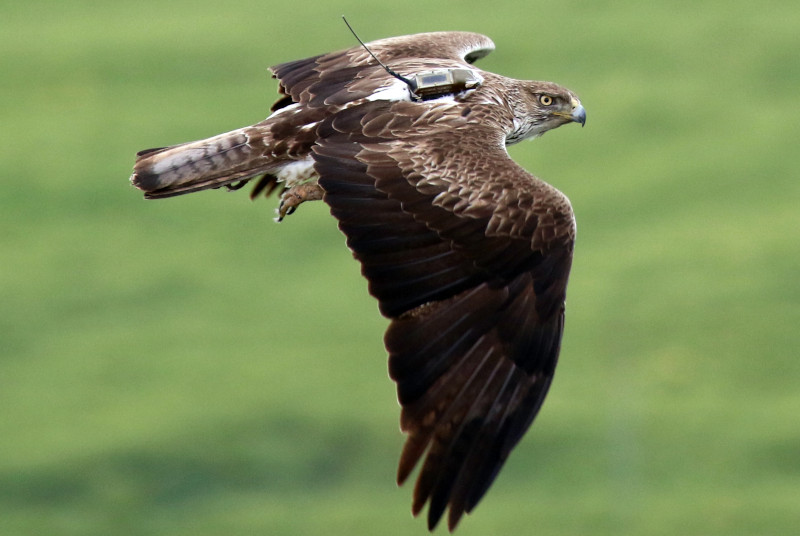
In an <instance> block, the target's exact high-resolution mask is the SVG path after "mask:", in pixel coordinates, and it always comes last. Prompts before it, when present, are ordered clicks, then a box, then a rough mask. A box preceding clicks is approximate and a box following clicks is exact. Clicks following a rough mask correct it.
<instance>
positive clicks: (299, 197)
mask: <svg viewBox="0 0 800 536" xmlns="http://www.w3.org/2000/svg"><path fill="white" fill-rule="evenodd" d="M322 193H323V192H322V188H320V187H319V186H318V185H317V184H316V183H314V182H306V183H303V184H298V185H295V186H292V187H291V188H289V189H287V190H284V192H283V193H282V194H281V202H280V204H279V205H278V218H277V221H279V222H280V221H283V218H285V217H286V216H289V215H291V214H294V212H295V210H297V207H298V206H300V204H301V203H304V202H306V201H314V200H317V199H322Z"/></svg>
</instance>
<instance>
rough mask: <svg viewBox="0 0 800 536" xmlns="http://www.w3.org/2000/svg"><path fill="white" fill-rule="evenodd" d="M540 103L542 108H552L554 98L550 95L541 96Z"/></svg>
mask: <svg viewBox="0 0 800 536" xmlns="http://www.w3.org/2000/svg"><path fill="white" fill-rule="evenodd" d="M539 102H541V103H542V106H550V105H551V104H553V97H551V96H550V95H539Z"/></svg>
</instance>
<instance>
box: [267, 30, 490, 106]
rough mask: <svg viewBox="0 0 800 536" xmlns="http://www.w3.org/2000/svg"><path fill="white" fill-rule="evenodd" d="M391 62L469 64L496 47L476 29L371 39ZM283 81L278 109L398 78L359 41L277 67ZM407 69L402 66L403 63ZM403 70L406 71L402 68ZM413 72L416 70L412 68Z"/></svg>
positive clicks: (337, 101)
mask: <svg viewBox="0 0 800 536" xmlns="http://www.w3.org/2000/svg"><path fill="white" fill-rule="evenodd" d="M367 46H368V47H369V48H370V50H372V52H373V53H374V54H375V55H376V56H377V57H378V58H379V59H380V60H381V61H382V62H383V63H385V64H388V65H389V66H390V67H394V66H396V65H395V64H396V62H400V63H403V62H406V61H411V62H416V63H419V64H422V65H424V64H425V62H426V60H428V61H429V60H435V61H434V62H433V63H432V64H431V65H432V66H439V67H441V66H443V65H444V64H443V63H442V60H444V61H447V62H451V63H452V65H451V64H448V65H449V66H452V67H457V66H467V65H468V64H471V63H472V62H474V61H475V60H477V59H479V58H482V57H484V56H486V55H487V54H489V53H490V52H491V51H492V50H494V43H493V42H492V40H491V39H489V38H488V37H486V36H485V35H481V34H476V33H470V32H431V33H423V34H416V35H404V36H401V37H390V38H388V39H380V40H378V41H373V42H371V43H368V45H367ZM270 70H271V71H272V73H273V75H274V76H275V78H277V79H278V80H279V81H280V91H281V93H282V94H283V95H284V98H282V99H280V100H279V101H278V102H277V103H276V104H275V106H273V110H275V109H278V108H281V107H283V106H286V105H288V104H291V103H292V102H299V103H301V104H303V105H306V106H311V107H321V106H330V105H343V104H346V103H349V102H353V101H356V100H358V99H362V98H366V97H368V96H370V95H373V94H374V93H375V92H376V91H377V90H379V89H380V88H383V87H385V86H386V85H387V83H389V82H391V81H394V79H393V78H392V77H391V76H390V75H389V74H388V73H387V72H386V71H385V70H384V69H383V67H381V66H380V65H378V64H377V62H376V61H375V60H374V59H373V58H372V57H371V56H370V55H369V53H368V52H367V51H366V50H364V48H363V47H360V46H358V47H353V48H350V49H347V50H341V51H339V52H331V53H329V54H322V55H319V56H314V57H311V58H306V59H303V60H298V61H292V62H289V63H283V64H281V65H276V66H274V67H271V68H270ZM401 71H402V69H401ZM401 74H402V72H401ZM406 74H409V75H410V74H411V73H406Z"/></svg>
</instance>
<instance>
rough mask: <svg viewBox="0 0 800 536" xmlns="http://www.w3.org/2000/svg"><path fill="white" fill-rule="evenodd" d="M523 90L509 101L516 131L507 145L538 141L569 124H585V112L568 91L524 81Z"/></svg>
mask: <svg viewBox="0 0 800 536" xmlns="http://www.w3.org/2000/svg"><path fill="white" fill-rule="evenodd" d="M520 89H521V91H520V92H519V93H518V94H517V95H515V96H516V98H515V99H512V100H511V101H510V104H511V108H512V110H513V113H514V129H513V130H512V131H511V132H510V133H509V134H508V135H507V136H506V144H511V143H516V142H518V141H522V140H524V139H532V138H537V137H539V136H541V135H542V134H544V133H545V132H547V131H548V130H552V129H554V128H556V127H560V126H561V125H565V124H567V123H580V124H581V126H583V125H585V124H586V110H585V109H584V108H583V105H582V104H581V101H580V99H579V98H578V96H577V95H576V94H575V93H573V92H572V91H570V90H569V89H567V88H565V87H562V86H559V85H558V84H554V83H552V82H523V83H522V84H521V88H520Z"/></svg>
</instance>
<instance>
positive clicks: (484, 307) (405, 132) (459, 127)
mask: <svg viewBox="0 0 800 536" xmlns="http://www.w3.org/2000/svg"><path fill="white" fill-rule="evenodd" d="M492 113H493V112H492V111H491V108H489V107H481V106H474V107H472V108H469V107H465V106H463V105H448V104H438V105H420V104H414V103H408V102H387V101H374V102H366V103H364V104H361V105H358V106H355V107H352V108H349V109H346V110H343V111H341V112H339V113H337V114H336V115H334V116H332V117H330V118H328V119H326V120H325V121H324V122H323V123H322V124H321V125H320V127H319V128H318V130H317V132H318V135H319V141H318V144H317V145H316V146H315V147H314V153H315V154H314V159H315V168H316V170H317V172H318V173H319V175H320V180H319V184H320V185H321V186H322V188H323V189H324V190H325V201H326V202H327V203H328V204H329V205H330V207H331V212H332V214H333V215H334V216H335V217H336V218H337V219H338V220H339V227H340V229H341V230H342V231H343V232H344V234H345V235H346V236H347V244H348V246H349V247H350V248H351V249H352V251H353V253H354V256H355V257H356V258H357V259H358V260H359V261H360V262H361V264H362V271H363V274H364V275H365V277H366V278H367V279H368V281H369V288H370V292H371V293H372V294H373V295H374V296H375V297H376V298H377V299H378V301H379V303H380V308H381V311H382V312H383V314H385V315H386V316H387V317H389V318H390V319H391V324H390V326H389V328H388V330H387V333H386V336H385V342H386V347H387V350H388V352H389V369H390V375H391V377H392V378H393V379H394V380H395V381H396V382H397V389H398V399H399V401H400V404H401V405H402V417H401V428H402V430H403V431H404V432H405V433H406V434H408V438H407V441H406V444H405V446H404V449H403V453H402V456H401V459H400V465H399V469H398V482H399V483H402V482H403V481H404V480H405V479H406V478H407V477H408V476H409V474H410V473H411V471H412V469H413V468H414V466H415V465H416V464H417V462H419V461H420V460H421V459H422V458H424V462H423V464H422V468H421V470H420V472H419V476H418V479H417V483H416V488H415V491H414V502H413V512H414V514H415V515H416V514H417V513H419V512H420V510H421V509H422V508H423V507H424V505H425V503H426V502H428V501H430V506H429V510H428V525H429V527H430V528H433V527H434V526H435V525H436V523H437V522H438V520H439V519H440V517H441V516H442V514H443V513H444V511H445V509H447V508H448V507H449V520H448V521H449V523H448V524H449V527H450V529H451V530H452V528H453V527H455V525H456V524H457V523H458V521H459V519H460V517H461V516H462V514H463V513H464V512H470V511H471V510H472V509H473V508H474V507H475V505H476V504H477V503H478V501H479V500H480V498H481V497H482V496H483V494H484V493H485V492H486V490H487V489H488V487H489V486H490V485H491V483H492V481H493V480H494V478H495V476H496V475H497V472H498V471H499V469H500V467H501V466H502V464H503V462H504V461H505V460H506V457H507V456H508V454H509V452H510V451H511V449H512V448H513V447H514V445H515V444H516V443H517V442H518V441H519V440H520V438H521V437H522V435H523V433H524V432H525V431H526V429H527V428H528V427H529V426H530V424H531V422H532V421H533V419H534V417H535V416H536V413H537V412H538V410H539V407H540V406H541V404H542V401H543V399H544V397H545V394H546V393H547V390H548V387H549V385H550V382H551V379H552V377H553V371H554V369H555V366H556V360H557V357H558V352H559V347H560V341H561V334H562V331H563V327H564V299H565V292H566V285H567V278H568V274H569V269H570V265H571V260H572V248H573V240H574V232H575V227H574V220H573V216H572V211H571V208H570V206H569V202H568V201H567V200H566V198H565V197H564V196H563V195H562V194H561V193H560V192H558V191H557V190H555V189H554V188H552V187H551V186H549V185H547V184H546V183H544V182H542V181H539V180H538V179H536V178H535V177H533V176H532V175H530V174H528V173H527V172H525V171H524V170H523V169H522V168H520V167H519V166H518V165H517V164H515V163H514V162H513V161H512V160H511V159H510V157H509V156H508V154H507V153H506V151H505V147H504V144H503V142H504V139H503V134H502V132H501V130H500V128H499V127H498V125H497V122H496V121H497V118H494V117H493V116H492Z"/></svg>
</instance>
